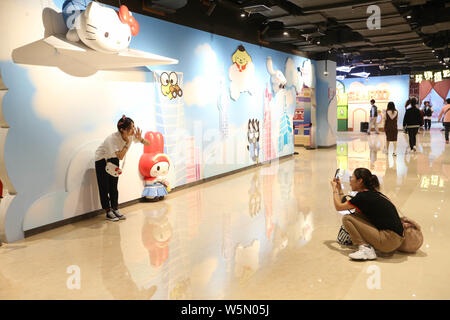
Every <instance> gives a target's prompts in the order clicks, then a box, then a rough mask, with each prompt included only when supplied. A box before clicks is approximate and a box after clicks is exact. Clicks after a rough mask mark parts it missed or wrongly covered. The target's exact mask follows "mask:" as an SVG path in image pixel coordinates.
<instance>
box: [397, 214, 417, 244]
mask: <svg viewBox="0 0 450 320" xmlns="http://www.w3.org/2000/svg"><path fill="white" fill-rule="evenodd" d="M400 220H401V221H402V225H403V230H404V232H403V236H404V237H405V240H403V242H402V244H401V245H400V247H399V248H398V249H397V250H398V251H402V252H408V253H414V252H416V251H417V250H419V249H420V247H421V246H422V244H423V234H422V231H421V228H420V225H419V224H418V223H417V222H415V221H413V220H411V219H409V218H406V217H401V218H400Z"/></svg>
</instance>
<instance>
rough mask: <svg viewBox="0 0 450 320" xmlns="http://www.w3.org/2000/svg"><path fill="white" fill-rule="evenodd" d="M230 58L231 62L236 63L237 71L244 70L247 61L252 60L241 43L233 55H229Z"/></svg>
mask: <svg viewBox="0 0 450 320" xmlns="http://www.w3.org/2000/svg"><path fill="white" fill-rule="evenodd" d="M231 60H232V61H233V63H235V64H236V66H237V68H238V70H239V72H242V71H244V70H245V68H246V67H247V64H248V63H249V62H252V58H251V57H250V55H249V54H248V53H247V51H245V48H244V46H243V45H240V46H239V47H238V48H237V49H236V51H235V52H234V53H233V55H232V56H231Z"/></svg>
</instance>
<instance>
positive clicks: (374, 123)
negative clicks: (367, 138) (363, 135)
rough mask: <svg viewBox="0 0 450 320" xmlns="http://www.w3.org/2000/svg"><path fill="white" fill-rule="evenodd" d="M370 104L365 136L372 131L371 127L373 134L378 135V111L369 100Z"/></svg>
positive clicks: (372, 101) (373, 101)
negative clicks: (367, 127)
mask: <svg viewBox="0 0 450 320" xmlns="http://www.w3.org/2000/svg"><path fill="white" fill-rule="evenodd" d="M370 104H371V105H372V106H371V107H370V122H369V129H367V134H370V130H372V127H375V133H376V134H380V133H379V132H378V126H377V118H378V109H377V106H376V105H375V100H374V99H372V100H370Z"/></svg>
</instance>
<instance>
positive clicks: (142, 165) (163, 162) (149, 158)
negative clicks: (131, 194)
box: [139, 131, 170, 200]
mask: <svg viewBox="0 0 450 320" xmlns="http://www.w3.org/2000/svg"><path fill="white" fill-rule="evenodd" d="M145 139H147V141H149V142H150V145H148V146H144V153H143V154H142V156H141V158H140V159H139V171H140V172H141V175H142V176H143V177H144V180H145V188H144V191H143V192H142V196H143V197H146V198H147V199H150V200H162V199H164V196H166V195H167V194H168V193H169V192H170V185H169V182H168V180H167V175H168V173H169V167H170V161H169V157H168V156H167V155H166V154H164V137H163V136H162V134H161V133H159V132H151V131H149V132H146V133H145Z"/></svg>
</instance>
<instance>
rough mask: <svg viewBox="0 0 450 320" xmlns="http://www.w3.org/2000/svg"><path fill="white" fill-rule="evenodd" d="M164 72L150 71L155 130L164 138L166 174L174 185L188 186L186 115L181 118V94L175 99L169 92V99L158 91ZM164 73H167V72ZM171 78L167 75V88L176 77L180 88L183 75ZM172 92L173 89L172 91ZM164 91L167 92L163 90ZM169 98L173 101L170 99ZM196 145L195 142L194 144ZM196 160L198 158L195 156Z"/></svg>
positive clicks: (182, 105)
mask: <svg viewBox="0 0 450 320" xmlns="http://www.w3.org/2000/svg"><path fill="white" fill-rule="evenodd" d="M163 73H164V72H163V71H155V72H153V79H154V84H155V92H156V101H155V112H156V131H158V132H160V133H161V134H162V135H163V136H164V141H165V153H166V154H167V155H168V156H169V157H170V159H171V161H172V162H171V164H170V165H171V170H170V172H169V181H170V182H171V183H172V184H173V185H174V186H177V185H182V184H185V183H187V167H188V165H189V166H191V165H192V163H190V162H189V160H188V158H189V155H190V154H192V153H191V152H190V151H193V150H189V148H190V147H189V146H190V145H191V144H190V143H189V141H188V140H189V139H190V137H187V136H186V131H185V130H184V128H185V116H184V114H185V113H184V94H183V93H182V92H178V93H181V94H182V96H180V95H179V94H178V97H177V98H176V99H174V98H173V97H174V95H173V93H172V95H171V94H170V93H169V94H168V96H165V95H164V94H163V91H162V90H161V88H162V86H163V85H164V84H163V83H161V80H164V78H165V76H164V77H162V74H163ZM166 73H167V72H166ZM173 73H174V75H172V76H170V74H172V72H170V73H169V87H168V91H170V90H171V89H170V86H171V85H172V83H171V82H170V78H171V77H172V80H175V75H176V78H177V83H176V84H175V82H174V83H173V84H174V85H175V86H173V88H174V89H175V88H176V85H178V86H179V87H183V73H181V72H173ZM172 90H173V89H172ZM166 92H167V91H166ZM171 97H172V98H171ZM194 145H195V141H194ZM194 149H195V148H194ZM196 158H197V157H196Z"/></svg>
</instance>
